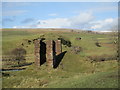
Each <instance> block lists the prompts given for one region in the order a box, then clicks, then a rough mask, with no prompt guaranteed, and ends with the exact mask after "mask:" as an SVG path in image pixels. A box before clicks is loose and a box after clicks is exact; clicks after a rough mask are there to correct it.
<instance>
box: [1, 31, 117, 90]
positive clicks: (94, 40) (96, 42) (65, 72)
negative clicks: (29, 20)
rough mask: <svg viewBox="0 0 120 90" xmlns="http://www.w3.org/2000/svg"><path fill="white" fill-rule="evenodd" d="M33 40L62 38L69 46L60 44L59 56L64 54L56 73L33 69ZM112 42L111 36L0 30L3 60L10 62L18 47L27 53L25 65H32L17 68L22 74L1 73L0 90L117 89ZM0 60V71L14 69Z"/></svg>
mask: <svg viewBox="0 0 120 90" xmlns="http://www.w3.org/2000/svg"><path fill="white" fill-rule="evenodd" d="M36 38H46V40H48V39H51V40H56V39H57V38H63V39H64V40H66V41H70V42H71V47H68V46H67V45H63V44H62V52H64V51H67V52H66V54H65V56H64V57H63V59H62V61H61V64H60V65H59V67H58V68H57V69H52V68H48V67H46V65H42V66H41V67H40V68H37V67H36V66H35V65H34V44H33V40H34V39H36ZM77 38H81V39H80V40H78V39H77ZM114 38H117V37H113V36H112V33H106V34H101V33H93V32H87V31H86V32H85V31H81V32H78V31H71V30H65V31H64V30H62V31H60V30H58V31H57V30H56V31H54V30H47V29H46V30H42V29H39V30H38V29H35V30H34V29H29V30H28V29H26V30H22V29H21V30H20V29H18V30H11V29H3V31H2V56H3V59H4V58H10V56H11V51H12V50H13V49H15V48H20V47H22V48H24V49H25V50H26V51H27V55H26V63H33V64H31V65H28V66H22V67H17V68H26V69H25V70H21V71H3V73H4V75H3V77H2V78H3V88H117V87H118V77H119V76H118V73H117V72H118V62H117V46H116V45H117V44H115V43H114ZM28 40H30V41H31V43H28ZM78 47H79V48H78ZM75 48H77V50H76V49H75ZM4 60H5V59H4ZM4 60H3V62H2V63H3V65H2V68H3V69H9V68H13V66H15V65H17V64H16V63H15V64H14V65H13V62H11V61H9V62H8V61H4ZM7 63H9V65H8V64H7Z"/></svg>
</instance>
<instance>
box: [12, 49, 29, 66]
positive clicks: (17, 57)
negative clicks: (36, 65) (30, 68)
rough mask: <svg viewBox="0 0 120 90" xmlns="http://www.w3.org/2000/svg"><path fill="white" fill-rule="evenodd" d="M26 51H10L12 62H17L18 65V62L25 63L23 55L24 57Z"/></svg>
mask: <svg viewBox="0 0 120 90" xmlns="http://www.w3.org/2000/svg"><path fill="white" fill-rule="evenodd" d="M26 53H27V52H26V50H25V49H24V48H15V49H13V50H12V52H11V54H12V56H13V60H16V61H17V62H18V65H19V64H20V62H22V61H25V60H26V59H25V55H26Z"/></svg>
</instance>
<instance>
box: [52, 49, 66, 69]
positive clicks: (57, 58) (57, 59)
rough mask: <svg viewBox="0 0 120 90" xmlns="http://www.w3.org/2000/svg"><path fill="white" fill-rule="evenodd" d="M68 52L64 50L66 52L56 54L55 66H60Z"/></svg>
mask: <svg viewBox="0 0 120 90" xmlns="http://www.w3.org/2000/svg"><path fill="white" fill-rule="evenodd" d="M66 52H67V51H64V52H62V53H60V54H59V55H57V56H55V59H54V63H53V68H57V67H58V66H59V64H60V62H61V61H62V59H63V57H64V55H65V53H66Z"/></svg>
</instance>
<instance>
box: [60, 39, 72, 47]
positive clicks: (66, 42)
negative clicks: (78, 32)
mask: <svg viewBox="0 0 120 90" xmlns="http://www.w3.org/2000/svg"><path fill="white" fill-rule="evenodd" d="M58 39H59V40H61V43H62V44H63V45H66V46H68V47H71V46H72V45H71V42H70V41H69V40H65V39H64V38H58Z"/></svg>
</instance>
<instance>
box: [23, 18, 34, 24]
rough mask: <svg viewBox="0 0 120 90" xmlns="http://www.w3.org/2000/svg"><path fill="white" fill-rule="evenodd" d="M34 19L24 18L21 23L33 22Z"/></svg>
mask: <svg viewBox="0 0 120 90" xmlns="http://www.w3.org/2000/svg"><path fill="white" fill-rule="evenodd" d="M34 20H35V19H34V18H26V19H25V20H23V21H22V22H21V23H31V22H33V21H34Z"/></svg>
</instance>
